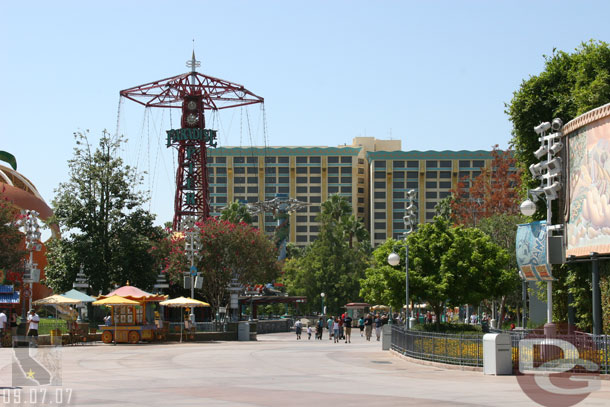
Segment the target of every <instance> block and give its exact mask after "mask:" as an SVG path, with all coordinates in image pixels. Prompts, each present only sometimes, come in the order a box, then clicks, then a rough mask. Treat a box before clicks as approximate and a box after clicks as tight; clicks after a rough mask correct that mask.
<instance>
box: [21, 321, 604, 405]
mask: <svg viewBox="0 0 610 407" xmlns="http://www.w3.org/2000/svg"><path fill="white" fill-rule="evenodd" d="M325 334H326V332H325ZM355 334H356V335H355V336H354V337H353V340H352V343H351V344H345V343H343V342H341V343H336V344H335V343H333V342H332V341H329V340H328V338H327V337H325V338H324V339H323V340H322V341H316V340H314V339H313V337H312V339H311V340H307V339H306V337H307V335H306V334H305V335H303V338H305V339H302V340H300V341H297V340H296V339H295V335H294V333H281V334H268V335H259V336H258V338H259V340H258V341H257V342H208V343H196V344H195V343H184V344H161V345H158V344H154V345H149V344H143V345H118V346H113V345H93V346H76V347H68V348H65V349H63V356H62V361H63V374H62V378H63V383H62V386H61V389H63V391H64V395H65V396H67V395H68V392H71V405H75V406H123V407H129V406H231V407H241V406H323V405H330V406H333V407H334V406H343V405H345V406H347V405H349V406H355V405H358V406H367V407H369V406H370V407H373V406H411V405H412V406H443V405H446V406H449V405H450V406H532V405H535V403H533V402H532V401H531V400H530V399H529V398H528V397H527V396H525V395H524V394H523V392H522V391H521V389H520V387H519V385H518V384H517V381H516V378H515V377H513V376H510V377H508V376H507V377H491V376H483V374H482V373H480V372H469V371H456V370H445V369H441V368H438V367H431V366H423V365H420V364H415V363H410V362H407V361H405V360H402V359H400V358H398V357H396V356H392V355H391V354H390V353H389V352H387V351H385V352H384V351H381V342H377V341H371V342H366V341H365V340H364V338H361V337H360V335H359V333H358V332H357V331H356V332H355ZM23 389H28V388H27V387H24V388H23ZM49 389H53V388H49ZM24 391H25V390H24ZM24 394H25V393H24ZM25 398H27V396H26V397H25ZM65 401H66V400H64V404H65ZM17 405H19V404H17ZM28 405H34V404H31V403H30V404H28ZM38 405H48V404H40V403H39V404H38ZM580 405H583V406H584V405H587V406H607V405H610V382H608V381H602V388H601V390H600V391H597V392H595V393H593V394H592V395H590V396H589V397H588V398H587V399H586V400H585V401H584V402H583V403H581V404H580Z"/></svg>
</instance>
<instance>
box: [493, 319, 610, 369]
mask: <svg viewBox="0 0 610 407" xmlns="http://www.w3.org/2000/svg"><path fill="white" fill-rule="evenodd" d="M492 332H493V333H506V334H509V335H510V337H511V343H512V361H513V368H514V370H515V371H516V372H517V371H518V370H519V362H520V358H521V359H522V361H524V362H526V363H528V362H529V363H530V364H534V366H536V369H537V370H545V365H544V363H543V362H544V361H547V360H557V361H558V362H560V361H561V360H577V359H586V360H589V361H591V362H593V363H595V364H597V365H599V373H600V374H610V355H609V354H608V352H609V351H610V336H608V335H593V334H589V333H586V332H579V331H573V332H571V333H559V334H557V335H556V336H555V337H554V338H555V339H561V340H564V341H566V342H569V343H570V344H572V345H573V346H574V348H575V349H576V351H567V352H566V351H562V350H561V349H560V348H559V347H557V346H545V345H544V344H542V345H540V346H536V347H535V348H534V349H533V350H531V351H528V353H527V354H523V355H521V354H520V352H519V343H520V342H521V340H523V339H545V336H544V331H543V330H542V329H527V330H513V331H503V330H499V329H492ZM546 366H548V369H546V370H547V371H549V372H552V371H554V370H557V369H559V370H560V371H563V370H562V369H563V367H561V366H559V367H556V366H554V365H553V364H547V365H546ZM574 371H575V372H582V373H586V370H585V369H584V367H583V366H576V367H575V368H574Z"/></svg>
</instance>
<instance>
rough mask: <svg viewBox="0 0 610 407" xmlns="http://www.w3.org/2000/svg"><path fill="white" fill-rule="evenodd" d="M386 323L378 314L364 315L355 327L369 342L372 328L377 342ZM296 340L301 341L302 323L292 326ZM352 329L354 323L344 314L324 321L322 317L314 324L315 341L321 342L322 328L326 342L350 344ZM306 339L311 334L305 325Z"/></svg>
mask: <svg viewBox="0 0 610 407" xmlns="http://www.w3.org/2000/svg"><path fill="white" fill-rule="evenodd" d="M387 322H388V317H387V315H380V314H375V315H372V314H366V315H365V316H363V317H361V318H360V319H359V320H358V321H357V327H358V328H359V330H360V336H361V337H366V340H367V341H370V340H371V336H372V334H373V328H375V335H376V337H377V340H380V338H381V327H382V326H383V325H385V324H386V323H387ZM294 327H295V332H296V335H297V340H300V339H301V335H302V332H303V323H302V322H301V321H300V320H298V321H296V322H295V324H294ZM352 327H353V328H356V325H355V321H354V320H353V319H352V317H351V316H349V315H348V314H346V313H343V314H341V315H340V316H336V317H335V316H330V317H329V318H328V319H327V320H326V321H324V319H323V318H322V317H320V318H319V319H318V321H317V322H316V324H315V339H317V340H322V337H323V333H324V328H326V329H327V330H328V333H329V334H328V340H334V342H335V343H338V342H339V341H345V343H351V342H352V340H351V336H352ZM306 329H307V339H308V340H310V339H311V335H312V333H313V329H312V326H311V325H309V324H307V327H306Z"/></svg>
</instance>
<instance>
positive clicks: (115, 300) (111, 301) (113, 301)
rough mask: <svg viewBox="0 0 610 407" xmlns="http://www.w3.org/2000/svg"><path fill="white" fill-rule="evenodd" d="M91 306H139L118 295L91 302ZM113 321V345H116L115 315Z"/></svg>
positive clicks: (135, 302)
mask: <svg viewBox="0 0 610 407" xmlns="http://www.w3.org/2000/svg"><path fill="white" fill-rule="evenodd" d="M92 304H93V305H96V306H98V305H107V306H111V307H112V306H116V305H140V303H139V302H137V301H133V300H130V299H127V298H123V297H120V296H118V295H112V296H110V297H106V298H104V299H103V300H97V301H93V302H92ZM112 319H113V320H114V344H115V345H116V320H117V317H116V315H113V318H112Z"/></svg>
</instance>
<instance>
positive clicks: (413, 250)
mask: <svg viewBox="0 0 610 407" xmlns="http://www.w3.org/2000/svg"><path fill="white" fill-rule="evenodd" d="M408 242H409V286H410V289H411V292H412V298H421V299H422V300H424V301H426V302H428V304H430V306H431V308H432V309H433V310H434V312H435V313H436V315H440V314H441V312H442V309H443V308H444V307H445V306H446V305H448V304H452V305H461V304H477V303H479V302H480V301H482V300H483V299H485V298H496V297H498V296H500V295H502V294H503V293H504V292H505V291H506V290H507V287H508V286H509V283H508V282H509V281H511V276H510V275H509V274H508V273H506V270H505V266H506V263H507V262H508V254H507V253H506V252H505V251H504V250H503V249H502V248H501V247H499V246H498V245H496V244H494V243H493V242H492V241H491V239H490V238H489V236H487V235H486V234H484V233H483V232H481V231H480V230H479V229H476V228H465V227H462V226H457V227H452V226H451V225H450V223H449V221H448V220H446V219H443V218H440V217H436V218H435V219H434V222H433V223H427V224H424V225H420V227H419V228H418V230H417V231H416V232H414V233H412V234H411V235H409V237H408ZM401 260H402V259H401ZM400 268H401V269H402V270H404V264H401V265H400ZM403 283H404V277H403ZM437 322H438V323H440V319H437Z"/></svg>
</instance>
